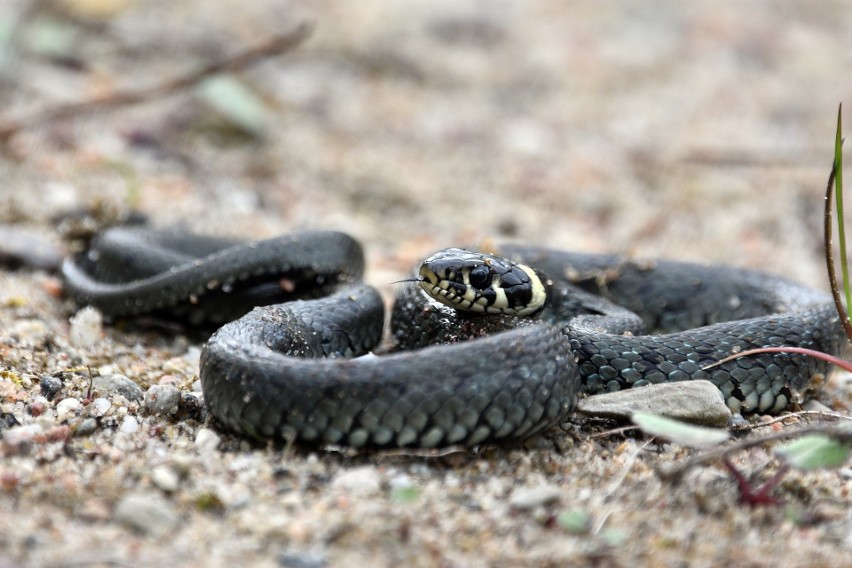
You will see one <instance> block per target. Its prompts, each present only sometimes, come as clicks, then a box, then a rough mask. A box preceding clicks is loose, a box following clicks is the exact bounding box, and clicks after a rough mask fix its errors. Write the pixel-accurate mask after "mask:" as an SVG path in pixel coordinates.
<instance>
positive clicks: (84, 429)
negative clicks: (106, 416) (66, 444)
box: [74, 418, 98, 436]
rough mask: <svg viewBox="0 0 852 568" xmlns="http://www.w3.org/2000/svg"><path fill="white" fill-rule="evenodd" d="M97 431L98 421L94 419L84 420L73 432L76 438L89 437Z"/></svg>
mask: <svg viewBox="0 0 852 568" xmlns="http://www.w3.org/2000/svg"><path fill="white" fill-rule="evenodd" d="M97 429H98V421H97V420H95V419H94V418H86V419H85V420H83V421H82V422H80V424H79V425H78V426H77V428H76V429H75V430H74V435H76V436H90V435H91V434H93V433H94V432H95V430H97Z"/></svg>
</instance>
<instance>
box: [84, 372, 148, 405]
mask: <svg viewBox="0 0 852 568" xmlns="http://www.w3.org/2000/svg"><path fill="white" fill-rule="evenodd" d="M92 388H94V389H95V390H96V391H97V392H99V393H100V394H103V395H111V394H120V395H121V396H123V397H124V398H126V399H127V400H130V401H139V400H142V399H143V398H145V393H144V391H143V390H142V387H140V386H139V385H137V384H136V383H134V382H133V381H132V380H130V379H128V378H127V377H125V376H124V375H119V374H118V373H115V374H112V375H104V376H101V377H95V378H94V379H92Z"/></svg>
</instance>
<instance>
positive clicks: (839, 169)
mask: <svg viewBox="0 0 852 568" xmlns="http://www.w3.org/2000/svg"><path fill="white" fill-rule="evenodd" d="M842 113H843V104H842V103H841V104H840V105H838V106H837V130H836V132H835V134H834V163H835V164H837V165H836V167H835V173H834V201H835V207H836V209H837V240H838V245H839V246H840V273H841V274H842V275H843V290H844V291H845V292H846V309H847V310H848V309H849V306H852V286H850V282H849V263H848V262H847V259H846V224H845V223H844V222H843V138H842V136H841V130H842ZM846 319H847V321H848V319H849V316H848V315H847V316H846Z"/></svg>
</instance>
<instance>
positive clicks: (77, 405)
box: [56, 398, 83, 421]
mask: <svg viewBox="0 0 852 568" xmlns="http://www.w3.org/2000/svg"><path fill="white" fill-rule="evenodd" d="M82 407H83V403H81V402H80V401H79V400H77V399H76V398H64V399H62V400H60V401H59V402H58V403H57V405H56V419H57V420H59V421H63V420H67V419H68V418H70V417H71V416H75V415H76V414H77V412H78V411H79V410H80V409H81V408H82Z"/></svg>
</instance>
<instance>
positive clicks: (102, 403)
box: [89, 397, 112, 418]
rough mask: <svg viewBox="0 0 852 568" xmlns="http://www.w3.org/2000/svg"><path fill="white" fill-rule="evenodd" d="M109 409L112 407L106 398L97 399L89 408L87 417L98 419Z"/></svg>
mask: <svg viewBox="0 0 852 568" xmlns="http://www.w3.org/2000/svg"><path fill="white" fill-rule="evenodd" d="M110 407H112V402H110V400H109V399H108V398H103V397H98V398H96V399H95V400H93V401H92V404H91V405H90V406H89V415H90V416H94V417H96V418H99V417H101V416H103V415H104V414H106V413H107V411H108V410H109V409H110Z"/></svg>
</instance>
